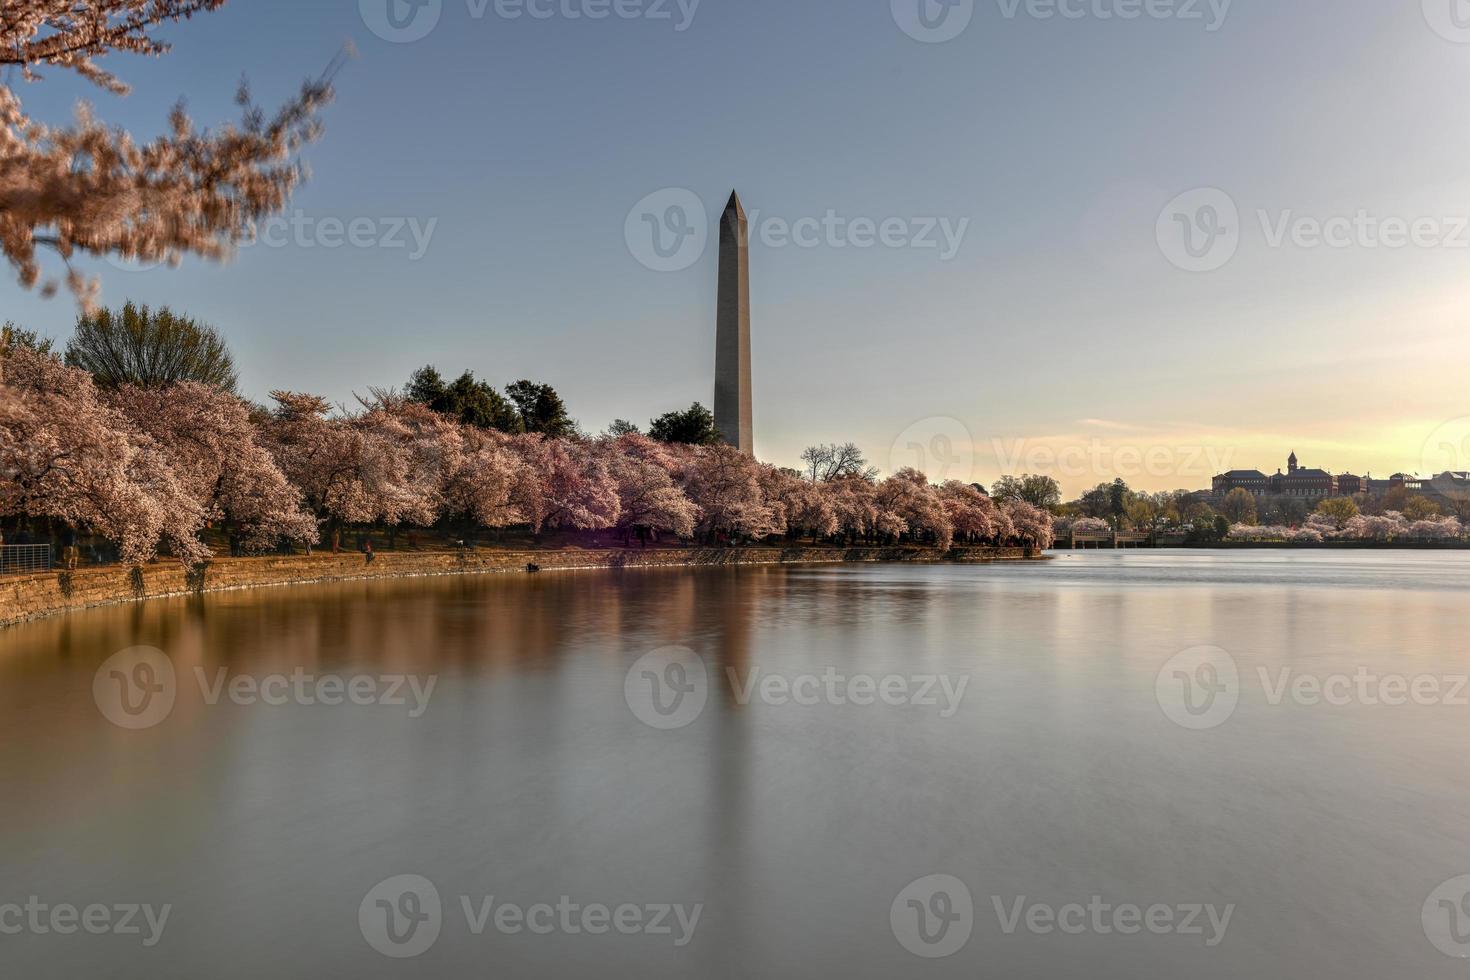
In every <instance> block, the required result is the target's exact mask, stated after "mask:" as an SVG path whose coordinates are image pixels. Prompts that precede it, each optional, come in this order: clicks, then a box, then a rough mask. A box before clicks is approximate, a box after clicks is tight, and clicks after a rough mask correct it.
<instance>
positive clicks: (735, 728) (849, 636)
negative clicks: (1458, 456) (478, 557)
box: [0, 551, 1470, 980]
mask: <svg viewBox="0 0 1470 980" xmlns="http://www.w3.org/2000/svg"><path fill="white" fill-rule="evenodd" d="M1467 590H1470V560H1467V558H1466V557H1465V556H1463V555H1461V554H1457V553H1425V552H1402V553H1399V552H1361V553H1324V552H1289V551H1280V552H1251V553H1246V554H1224V553H1207V552H1167V551H1166V552H1136V553H1092V554H1083V555H1077V556H1066V557H1060V558H1058V559H1056V560H1054V561H1050V562H1044V563H1029V564H1025V565H992V566H973V567H954V566H934V567H909V566H872V567H861V566H842V567H808V568H746V569H706V570H665V571H629V572H624V573H613V572H606V573H605V572H588V573H567V574H550V573H548V574H543V575H540V576H535V577H530V576H527V577H513V578H512V577H487V578H476V579H435V580H414V581H402V582H384V583H367V584H347V585H338V586H321V587H310V588H298V589H289V590H287V589H276V590H264V591H257V592H241V593H229V594H222V595H216V596H209V597H205V598H203V599H198V598H196V599H189V600H185V599H180V600H168V601H159V602H152V603H146V604H142V605H137V606H129V607H117V608H109V609H101V610H95V611H91V612H86V613H81V614H76V615H72V616H69V617H65V618H58V619H54V620H48V621H44V622H40V623H36V624H32V625H29V626H25V627H21V628H16V629H11V630H8V631H4V632H0V800H3V807H4V812H3V817H0V819H3V823H0V826H3V831H0V976H4V977H7V978H9V977H15V978H31V977H44V978H50V977H57V978H68V980H71V978H78V977H120V978H175V977H177V978H190V980H195V978H200V977H211V978H215V977H220V978H235V977H239V978H259V977H312V978H315V977H327V976H343V977H363V978H379V977H544V976H552V977H623V976H640V977H706V976H707V977H805V976H815V975H830V976H845V977H931V976H932V977H968V978H975V977H1007V978H1014V977H1035V978H1047V980H1055V978H1063V977H1078V978H1084V977H1085V978H1089V980H1096V978H1113V977H1117V978H1125V977H1126V978H1136V977H1191V978H1215V977H1221V978H1224V977H1232V978H1233V977H1244V976H1250V977H1272V978H1274V977H1281V978H1300V977H1304V976H1307V977H1316V976H1324V977H1336V978H1374V980H1380V978H1384V977H1423V978H1437V977H1462V976H1464V975H1465V970H1466V968H1467V967H1466V964H1465V962H1464V960H1462V959H1458V958H1454V957H1453V956H1452V955H1449V954H1458V953H1460V952H1461V944H1462V943H1463V946H1464V948H1463V953H1464V954H1470V899H1465V897H1464V896H1465V893H1466V892H1467V891H1470V883H1460V884H1456V883H1455V882H1454V879H1456V878H1457V877H1458V876H1461V875H1466V874H1470V763H1467V762H1466V753H1465V747H1466V745H1467V733H1470V691H1467V690H1465V689H1464V687H1463V685H1462V684H1461V682H1462V681H1463V680H1464V678H1465V676H1466V675H1467V674H1470V651H1467V647H1466V643H1465V638H1464V637H1465V624H1466V619H1467V611H1470V605H1467V595H1470V591H1467ZM138 646H147V647H153V648H156V650H157V651H161V656H163V657H165V658H166V659H165V660H163V661H158V660H156V659H154V660H148V659H147V658H148V657H150V656H154V655H151V654H150V655H139V654H125V655H124V656H123V657H122V658H121V659H117V658H115V655H118V654H119V653H120V652H122V651H126V650H129V649H130V648H134V647H138ZM667 647H684V648H687V651H688V652H686V653H678V652H666V653H662V654H656V655H654V656H652V657H649V658H647V659H644V658H645V655H648V654H651V653H653V652H654V651H658V650H661V649H662V648H667ZM1197 648H1204V650H1205V652H1203V653H1201V652H1199V651H1198V649H1197ZM1188 651H1194V652H1188ZM1180 654H1184V656H1183V657H1182V658H1181V657H1180V656H1178V655H1180ZM140 657H141V658H142V659H139V658H140ZM110 658H112V659H110ZM145 662H146V663H147V664H148V665H149V668H150V669H151V670H152V673H149V672H147V671H145V672H143V673H139V672H138V671H139V666H140V664H144V663H145ZM104 664H109V665H110V666H107V667H105V668H104ZM99 669H101V670H100V672H99ZM221 671H223V674H221ZM170 672H171V675H170ZM1232 672H1233V674H1232ZM298 677H299V678H303V680H301V681H300V682H299V684H298V682H297V681H295V680H293V678H298ZM273 678H277V679H276V680H273ZM323 678H326V679H328V680H327V682H326V686H325V687H324V688H323V687H316V686H313V685H315V684H316V682H318V681H321V680H322V679H323ZM333 679H335V680H333ZM354 679H356V680H354ZM410 682H412V684H416V685H417V687H416V688H414V687H412V686H411V684H410ZM333 683H340V684H341V685H342V686H341V687H340V688H334V687H333V686H332V685H333ZM354 683H355V684H357V685H359V686H358V687H357V688H356V697H355V699H356V700H358V701H361V702H362V703H352V701H353V700H354V698H352V697H349V696H347V695H346V693H345V691H347V690H349V689H350V688H349V685H352V684H354ZM395 683H397V684H398V688H397V690H396V691H393V692H390V688H391V687H392V686H393V685H394V684H395ZM430 683H432V685H433V686H432V688H430V687H428V685H429V684H430ZM134 684H136V685H138V686H137V687H136V689H134V688H130V687H129V685H134ZM221 684H223V685H224V686H219V685H221ZM1314 684H1315V685H1316V688H1315V690H1316V691H1317V696H1316V698H1315V700H1314V697H1313V693H1312V692H1313V690H1314V687H1313V685H1314ZM1400 684H1402V685H1403V687H1402V689H1400V687H1399V686H1397V685H1400ZM252 685H264V688H263V689H258V688H252ZM926 685H927V688H926ZM1415 685H1417V687H1415ZM1457 685H1459V686H1458V687H1457ZM164 687H167V688H168V691H167V696H168V697H172V705H171V707H170V708H168V710H167V712H166V713H165V714H161V712H162V709H161V708H160V705H163V704H164V702H165V701H166V697H165V693H164V691H163V688H164ZM370 688H371V690H370ZM149 690H152V691H153V692H154V693H152V694H149V693H148V691H149ZM252 690H254V691H255V693H254V694H252ZM303 691H305V693H304V694H303V693H302V692H303ZM414 691H417V695H415V693H414ZM1416 691H1417V694H1416V693H1414V692H1416ZM232 692H233V693H232ZM1405 692H1408V693H1405ZM334 694H335V695H336V697H335V699H336V700H341V701H343V702H344V703H339V704H323V703H320V699H319V696H320V695H324V696H325V697H326V698H327V699H328V700H331V699H334ZM153 698H158V699H161V700H151V699H153ZM211 700H212V701H213V702H214V703H211ZM853 700H859V701H871V702H872V703H861V704H859V703H853ZM399 701H402V702H403V703H399ZM742 701H743V702H744V703H742ZM384 702H389V703H384ZM701 704H702V707H700V705H701ZM119 711H121V714H119ZM129 711H131V712H133V713H132V714H129ZM110 716H111V719H120V720H121V722H122V723H123V724H118V723H116V722H115V720H110ZM123 725H130V726H132V727H123ZM401 876H414V877H412V878H403V877H401ZM930 876H947V877H946V878H944V879H935V878H931V877H930ZM436 901H437V907H435V903H436ZM130 905H147V906H149V907H150V908H151V909H152V910H153V912H154V915H155V918H156V917H157V915H158V913H159V911H160V910H161V909H162V908H163V907H164V906H165V905H166V906H169V913H168V918H167V920H166V922H165V923H163V925H162V928H161V929H159V928H157V925H156V923H155V925H154V926H152V927H150V925H149V924H148V922H147V920H146V917H145V915H144V914H143V912H141V911H140V912H138V913H137V914H136V917H135V919H134V921H133V923H132V925H133V926H134V927H136V928H138V930H139V931H138V932H137V933H130V932H127V931H126V929H123V930H122V931H119V928H118V927H119V926H121V925H122V916H123V915H124V914H125V913H124V911H120V909H125V907H127V906H130ZM41 906H44V908H41ZM57 906H63V907H64V906H73V907H75V908H76V909H77V910H78V912H77V915H78V916H80V915H82V914H83V913H84V912H85V910H86V909H87V908H88V907H89V906H100V907H104V908H105V916H106V921H104V912H103V911H93V912H92V913H91V915H92V916H93V919H92V920H91V925H92V926H94V927H95V929H96V930H97V933H98V934H90V933H89V932H88V930H87V928H86V927H85V926H84V925H81V924H79V922H78V920H75V919H69V918H68V914H67V913H66V912H65V911H62V912H61V913H60V917H59V918H57V917H56V913H55V907H57ZM675 907H677V909H676V908H675ZM1129 908H1133V909H1134V911H1135V912H1137V913H1138V915H1139V916H1149V915H1152V916H1153V918H1152V920H1151V921H1152V923H1153V925H1154V927H1156V928H1150V927H1149V926H1148V925H1146V924H1141V921H1142V920H1140V919H1139V918H1138V917H1136V916H1134V915H1133V913H1130V912H1129V911H1128V909H1129ZM599 909H601V911H600V912H599V911H598V910H599ZM696 909H697V919H696V918H693V916H694V915H695V914H696ZM967 909H972V910H973V911H972V912H971V913H970V914H968V915H967V914H966V912H967ZM1151 909H1152V911H1150V910H1151ZM1191 909H1193V910H1194V912H1193V915H1192V916H1191ZM660 910H663V911H662V912H661V911H660ZM1048 910H1050V916H1051V917H1050V918H1049V917H1048ZM1120 910H1121V911H1120ZM1226 910H1228V920H1225V921H1224V922H1221V921H1220V917H1221V916H1223V915H1224V914H1225V913H1226ZM1211 911H1212V912H1213V913H1214V915H1215V916H1216V919H1215V920H1214V921H1213V922H1212V921H1211V919H1210V912H1211ZM680 913H682V914H683V916H684V918H683V920H681V919H680V917H679V915H680ZM1186 919H1188V920H1189V921H1187V922H1186ZM68 925H70V926H71V928H72V931H70V932H67V931H66V930H67V927H68ZM150 940H156V941H155V942H152V944H151V945H149V944H148V943H149V941H150ZM911 949H912V950H915V951H916V952H915V951H911ZM940 952H947V953H948V954H949V955H947V956H942V957H939V956H935V955H934V954H936V953H940Z"/></svg>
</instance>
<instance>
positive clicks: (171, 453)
mask: <svg viewBox="0 0 1470 980" xmlns="http://www.w3.org/2000/svg"><path fill="white" fill-rule="evenodd" d="M108 400H109V401H110V403H111V404H112V405H113V406H114V407H115V408H117V409H118V411H120V412H121V413H122V415H123V416H124V417H125V418H126V419H127V423H128V425H129V426H130V427H131V428H132V429H133V430H135V431H137V432H141V433H143V434H145V435H146V436H147V437H148V438H149V439H151V440H152V442H153V443H154V444H155V445H156V446H157V447H159V450H160V451H161V453H162V454H163V456H164V458H165V459H166V460H167V461H168V465H169V466H170V467H171V468H172V469H173V471H174V473H175V474H176V475H177V479H178V482H179V485H180V486H181V487H182V489H183V490H184V492H185V493H187V494H188V495H189V497H190V499H191V500H193V501H194V503H195V504H196V505H197V506H198V507H199V508H200V510H201V511H202V512H203V514H204V516H205V519H206V520H208V521H211V522H212V521H224V522H226V524H227V525H229V526H230V528H231V530H232V532H238V533H239V535H240V537H241V539H242V541H243V542H244V543H245V544H247V545H253V546H257V547H265V546H268V545H271V544H274V543H275V542H276V541H278V540H280V539H281V538H287V539H291V540H295V541H303V542H312V541H315V540H316V538H317V524H316V520H315V519H314V518H313V517H312V516H311V515H310V514H308V513H307V512H306V511H305V510H303V509H302V506H301V492H300V491H299V490H298V489H297V488H295V487H293V486H292V485H291V484H290V483H289V482H288V481H287V479H286V476H285V474H284V473H282V472H281V469H280V467H279V466H277V465H276V461H275V459H274V458H273V457H272V456H271V454H270V453H269V452H268V451H267V450H266V448H265V447H264V445H262V444H261V440H260V436H259V433H258V431H257V430H256V427H255V425H254V423H253V422H252V421H251V418H250V412H249V409H248V407H247V406H246V404H245V403H244V402H242V401H241V400H240V399H239V398H237V397H236V396H234V395H232V394H228V393H226V392H223V391H220V390H219V389H217V388H213V387H210V386H208V385H203V384H199V383H197V382H193V381H186V382H181V383H179V384H175V385H172V386H170V387H168V388H154V389H144V388H137V387H134V386H132V385H125V386H123V387H122V388H120V389H118V390H117V391H115V392H113V393H112V394H111V395H110V396H109V399H108Z"/></svg>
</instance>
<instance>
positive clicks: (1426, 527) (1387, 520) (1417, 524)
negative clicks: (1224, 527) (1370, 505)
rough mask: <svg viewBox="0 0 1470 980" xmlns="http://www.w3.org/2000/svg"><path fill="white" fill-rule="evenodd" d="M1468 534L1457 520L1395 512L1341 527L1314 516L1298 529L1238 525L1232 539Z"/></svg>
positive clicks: (1417, 538) (1386, 539)
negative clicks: (1410, 516) (1419, 517)
mask: <svg viewBox="0 0 1470 980" xmlns="http://www.w3.org/2000/svg"><path fill="white" fill-rule="evenodd" d="M1465 533H1466V532H1465V526H1464V525H1463V524H1461V523H1460V522H1459V520H1458V519H1456V518H1454V517H1445V518H1441V519H1438V520H1422V521H1410V520H1408V519H1407V518H1405V517H1404V515H1403V514H1400V513H1399V512H1398V511H1392V510H1391V511H1388V512H1386V513H1384V514H1382V515H1377V516H1374V515H1368V514H1359V515H1358V516H1357V517H1353V518H1351V519H1349V520H1348V521H1346V522H1345V523H1344V524H1343V525H1342V527H1341V528H1339V527H1338V526H1337V524H1336V522H1334V521H1333V520H1332V519H1331V518H1328V517H1325V516H1323V515H1321V514H1313V515H1312V516H1311V517H1310V518H1308V519H1307V523H1306V524H1304V525H1303V526H1301V527H1298V528H1291V527H1255V526H1253V525H1249V524H1236V525H1235V526H1233V527H1232V528H1231V529H1230V537H1231V539H1232V540H1235V541H1294V542H1321V541H1325V540H1329V539H1333V540H1338V541H1376V542H1383V543H1386V542H1389V541H1459V540H1461V539H1463V538H1464V537H1465Z"/></svg>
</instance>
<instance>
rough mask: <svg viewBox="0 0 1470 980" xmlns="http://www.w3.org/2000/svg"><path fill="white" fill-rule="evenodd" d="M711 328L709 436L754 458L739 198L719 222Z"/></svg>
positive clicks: (746, 252) (744, 230)
mask: <svg viewBox="0 0 1470 980" xmlns="http://www.w3.org/2000/svg"><path fill="white" fill-rule="evenodd" d="M719 289H720V291H719V300H718V304H717V307H716V320H717V322H716V327H715V430H716V431H717V432H719V434H720V437H721V438H722V439H724V440H725V442H727V443H729V444H730V445H732V446H734V447H735V448H737V449H739V450H740V451H741V452H742V453H745V454H746V455H748V456H753V455H755V436H754V433H753V431H752V428H753V427H752V424H751V403H750V402H751V399H750V226H749V223H748V222H747V220H746V217H745V208H743V207H741V205H740V195H739V194H737V193H735V192H734V191H731V192H730V203H729V204H727V205H725V213H724V215H722V216H721V218H720V286H719Z"/></svg>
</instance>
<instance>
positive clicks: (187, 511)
mask: <svg viewBox="0 0 1470 980" xmlns="http://www.w3.org/2000/svg"><path fill="white" fill-rule="evenodd" d="M0 474H3V475H4V479H0V514H4V515H16V514H23V515H28V516H31V517H44V518H50V519H53V520H58V521H61V522H63V523H64V524H66V525H68V526H70V527H73V528H90V529H92V530H94V531H95V532H97V533H98V534H101V535H103V536H104V537H106V538H108V539H110V540H112V541H114V542H116V543H117V545H118V548H119V551H120V553H121V556H122V559H123V561H125V562H127V563H128V564H132V565H141V564H144V563H146V562H149V561H152V560H153V559H154V557H155V556H156V555H157V554H158V549H159V546H160V545H161V544H167V545H168V547H169V549H170V550H171V551H172V553H173V554H174V555H175V556H176V557H177V558H178V559H179V560H180V561H182V562H184V563H185V564H187V565H193V564H197V563H198V562H200V561H203V560H204V559H205V558H207V557H208V556H209V550H208V549H207V548H206V547H205V546H204V544H203V543H202V542H201V541H200V540H199V531H200V529H201V528H202V527H203V525H204V510H203V508H202V507H201V506H200V505H199V504H198V503H197V502H196V501H195V500H194V499H193V497H192V496H191V495H190V494H189V493H188V491H187V490H186V489H185V488H184V486H182V485H181V483H180V481H179V480H178V479H177V478H176V476H175V474H174V471H173V469H172V467H171V466H170V465H169V462H168V461H167V459H166V458H165V454H164V452H163V451H161V449H160V447H159V446H158V444H157V443H155V442H154V441H153V440H152V439H150V438H149V437H148V436H147V435H145V434H143V433H139V432H136V431H133V430H131V429H130V428H129V426H128V423H127V419H126V418H125V417H124V416H123V415H122V414H121V413H120V412H118V411H116V410H115V409H113V408H111V407H109V406H108V405H106V404H105V403H104V402H103V401H102V400H101V398H100V397H99V396H98V392H97V389H96V387H95V385H93V383H92V377H91V375H89V374H87V373H86V372H85V371H80V370H76V369H74V368H68V367H66V366H65V365H63V364H62V363H61V361H60V360H59V359H58V358H56V357H53V356H51V355H48V354H42V353H38V352H35V351H31V350H26V349H24V348H17V349H14V350H11V351H10V352H9V353H8V354H7V355H6V356H5V358H4V375H3V383H0Z"/></svg>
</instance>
